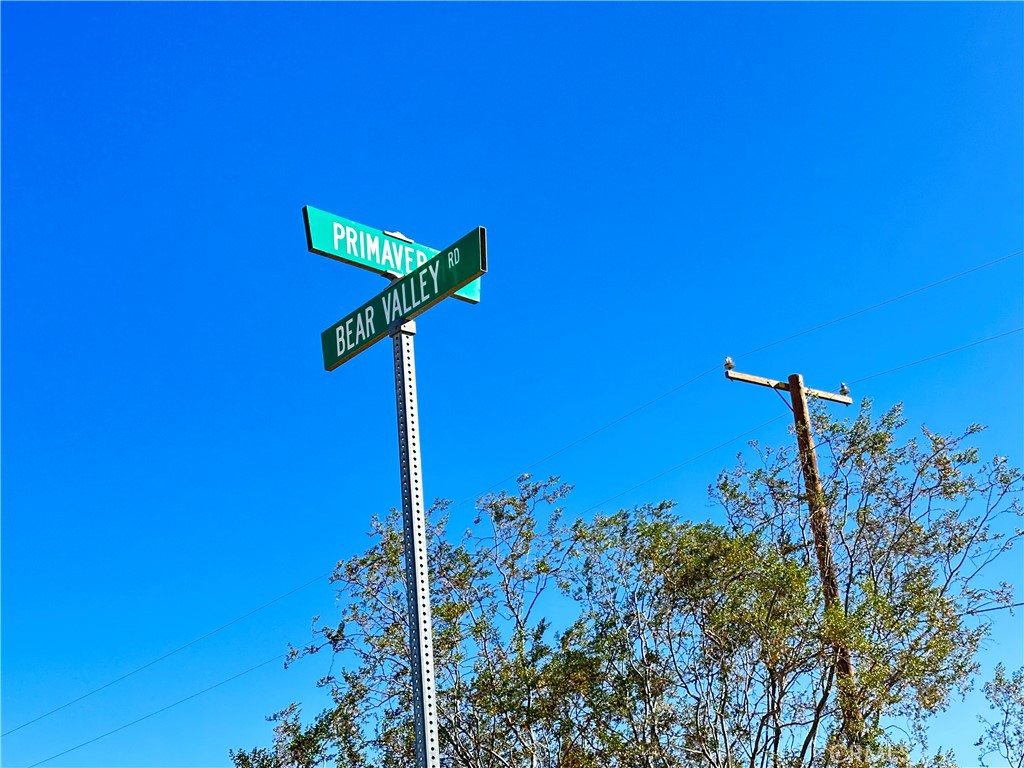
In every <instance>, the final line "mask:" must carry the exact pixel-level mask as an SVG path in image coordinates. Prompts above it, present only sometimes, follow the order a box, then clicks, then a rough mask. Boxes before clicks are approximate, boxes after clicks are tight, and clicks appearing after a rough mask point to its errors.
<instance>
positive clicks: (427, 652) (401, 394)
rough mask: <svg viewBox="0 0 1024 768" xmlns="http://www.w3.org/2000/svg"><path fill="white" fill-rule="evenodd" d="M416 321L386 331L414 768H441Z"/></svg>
mask: <svg viewBox="0 0 1024 768" xmlns="http://www.w3.org/2000/svg"><path fill="white" fill-rule="evenodd" d="M415 334H416V323H414V322H412V321H408V322H406V323H403V324H402V325H400V326H397V327H395V328H393V329H392V331H391V340H392V342H393V343H394V349H395V392H396V393H397V396H398V451H399V463H400V466H401V470H402V522H403V527H404V532H405V536H404V539H405V581H406V590H407V594H408V599H409V645H410V650H411V656H412V658H411V659H410V661H411V662H412V664H411V667H412V694H413V698H412V706H413V716H414V717H415V721H416V766H417V768H440V761H439V759H438V742H437V696H436V695H435V691H434V646H433V641H432V638H431V629H430V627H431V624H430V579H429V575H428V572H427V526H426V513H425V512H424V507H423V472H422V468H421V463H420V430H419V415H418V413H417V409H416V359H415V356H414V354H413V344H412V337H413V336H414V335H415Z"/></svg>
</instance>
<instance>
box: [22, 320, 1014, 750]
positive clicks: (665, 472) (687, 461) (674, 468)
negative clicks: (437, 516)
mask: <svg viewBox="0 0 1024 768" xmlns="http://www.w3.org/2000/svg"><path fill="white" fill-rule="evenodd" d="M1022 330H1024V328H1017V329H1015V330H1012V331H1007V332H1006V333H1001V334H997V335H995V336H990V337H988V338H986V339H981V340H979V341H976V342H973V343H971V344H966V345H963V346H961V347H957V348H955V349H951V350H947V351H946V352H942V353H940V354H937V355H931V356H930V357H927V358H922V359H921V360H917V361H914V362H912V363H907V364H905V365H900V366H897V367H895V368H891V369H889V370H888V371H882V372H880V373H876V374H872V375H871V376H866V377H864V379H869V378H878V377H880V376H886V375H888V374H890V373H894V372H896V371H900V370H903V369H905V368H909V367H911V366H913V365H919V364H921V363H925V362H928V361H930V360H934V359H936V358H939V357H944V356H946V355H948V354H952V353H954V352H958V351H961V350H964V349H969V348H971V347H976V346H979V345H981V344H985V343H988V342H991V341H995V340H997V339H1001V338H1003V337H1005V336H1009V335H1011V334H1013V333H1019V332H1021V331H1022ZM864 379H861V380H864ZM786 416H787V414H780V415H778V416H776V417H774V418H772V419H768V420H767V421H765V422H762V423H761V424H758V425H757V426H756V427H752V428H751V429H748V430H745V431H744V432H741V433H740V434H738V435H734V436H733V437H730V438H729V439H727V440H725V441H723V442H721V443H718V444H717V445H715V446H713V447H711V448H708V449H707V450H704V451H702V452H700V453H698V454H695V455H694V456H691V457H689V458H688V459H685V460H684V461H681V462H679V463H678V464H675V465H673V466H671V467H669V468H668V469H665V470H663V471H661V472H659V473H658V474H656V475H653V476H652V477H649V478H647V479H646V480H642V481H641V482H639V483H636V484H635V485H632V486H630V487H629V488H627V489H626V490H624V491H621V492H619V493H617V494H615V495H613V496H609V497H608V498H606V499H604V500H603V501H600V502H598V503H597V504H594V505H592V506H590V507H587V508H586V509H584V510H583V511H582V512H580V514H581V515H583V514H587V513H588V512H592V511H594V510H596V509H599V508H600V507H602V506H604V505H605V504H607V503H608V502H610V501H614V500H615V499H618V498H621V497H622V496H625V495H626V494H628V493H632V492H633V491H635V490H637V489H639V488H642V487H643V486H645V485H647V484H649V483H651V482H654V481H655V480H658V479H660V478H662V477H665V476H666V475H670V474H672V473H673V472H676V471H678V470H680V469H682V468H683V467H685V466H687V465H688V464H692V463H693V462H695V461H698V460H699V459H702V458H704V457H705V456H708V455H709V454H711V453H714V452H715V451H717V450H720V449H721V448H724V447H726V446H727V445H730V444H731V443H734V442H736V441H737V440H740V439H742V438H744V437H747V436H748V435H751V434H754V433H755V432H757V431H759V430H761V429H764V428H765V427H767V426H770V425H771V424H774V423H776V422H778V421H780V420H782V419H784V418H786ZM324 575H326V574H324ZM320 578H323V575H322V576H318V577H317V579H314V580H313V581H316V580H318V579H320ZM310 583H313V582H308V583H307V584H304V585H302V586H300V587H297V588H296V589H294V590H292V591H291V592H287V593H285V594H284V595H281V597H279V598H275V600H273V601H271V602H270V603H267V604H265V605H264V606H262V607H261V608H257V609H255V610H253V611H250V612H249V613H248V614H245V616H242V617H239V619H236V620H234V621H232V622H229V623H228V624H225V625H224V627H227V626H230V625H231V624H233V623H236V622H237V621H240V620H241V619H242V618H245V617H246V616H249V615H252V614H253V613H255V612H256V611H259V610H262V608H263V607H266V605H270V604H271V603H273V602H276V601H277V600H280V599H282V598H284V597H287V596H288V595H289V594H292V592H296V591H298V590H299V589H302V588H303V587H305V586H308V585H309V584H310ZM1021 605H1024V603H1014V604H1013V605H1006V606H995V607H992V608H982V609H977V610H974V611H968V612H967V613H968V614H970V615H974V614H977V613H985V612H988V611H995V610H1004V609H1012V608H1016V607H1019V606H1021ZM222 628H223V627H222ZM216 631H219V629H218V630H214V632H216ZM214 632H211V633H208V634H207V635H204V636H203V637H207V636H209V635H210V634H213V633H214ZM200 639H203V638H197V639H196V640H194V641H193V642H192V643H190V644H187V645H191V644H193V643H195V642H198V641H199V640H200ZM187 645H185V646H182V649H183V648H185V647H187ZM175 652H176V651H172V652H171V654H173V653H175ZM171 654H166V655H165V656H164V657H161V658H166V656H169V655H171ZM282 658H284V654H278V655H277V656H274V657H273V658H270V659H267V660H266V661H264V662H261V663H260V664H257V665H256V666H254V667H250V668H249V669H247V670H245V671H243V672H239V673H237V674H235V675H232V676H231V677H229V678H226V679H224V680H221V681H220V682H218V683H215V684H214V685H211V686H209V687H208V688H204V689H203V690H201V691H197V692H196V693H193V694H191V695H189V696H186V697H185V698H183V699H179V700H178V701H175V702H173V703H171V704H168V705H167V706H165V707H161V708H160V709H158V710H155V711H153V712H150V713H149V714H147V715H144V716H142V717H140V718H137V719H136V720H133V721H131V722H129V723H125V724H124V725H121V726H118V727H117V728H115V729H113V730H111V731H107V732H106V733H104V734H102V735H100V736H96V737H94V738H92V739H89V740H87V741H83V742H82V743H81V744H77V745H76V746H74V747H71V748H70V749H66V750H64V751H63V752H60V753H58V754H55V755H52V756H50V757H48V758H46V759H45V760H41V761H39V762H37V763H33V764H32V765H30V766H29V768H37V766H40V765H43V764H44V763H48V762H49V761H51V760H55V759H56V758H58V757H62V756H64V755H66V754H68V753H70V752H74V751H75V750H77V749H80V748H82V747H84V746H87V745H89V744H92V743H94V742H96V741H99V740H100V739H103V738H106V737H107V736H111V735H113V734H115V733H117V732H119V731H122V730H124V729H125V728H129V727H131V726H133V725H136V724H137V723H141V722H142V721H144V720H147V719H149V718H151V717H153V716H155V715H158V714H160V713H162V712H166V711H167V710H169V709H171V708H172V707H176V706H178V705H179V704H184V703H185V702H187V701H190V700H192V699H194V698H196V697H198V696H201V695H203V694H204V693H208V692H209V691H212V690H214V689H215V688H219V687H220V686H222V685H225V684H226V683H229V682H231V681H232V680H236V679H238V678H239V677H242V676H243V675H247V674H250V673H251V672H255V671H256V670H258V669H260V668H261V667H265V666H266V665H267V664H270V663H272V662H274V661H276V660H278V659H282ZM156 661H158V660H155V661H153V662H151V663H150V664H149V665H146V666H151V665H152V664H154V663H156ZM144 668H145V667H140V669H144ZM129 674H134V673H129ZM127 676H128V675H125V676H124V677H127ZM119 679H123V677H122V678H119ZM115 682H116V681H115ZM111 684H113V682H112V683H109V684H108V685H111ZM103 687H107V686H103ZM97 690H102V688H100V689H97ZM87 695H89V694H87ZM80 698H85V697H84V696H83V697H80ZM79 700H80V699H79ZM70 703H73V702H69V704H70ZM64 706H67V705H64ZM62 708H63V707H60V708H58V709H62ZM53 711H57V710H53ZM41 717H45V715H43V716H41ZM41 717H40V718H36V719H37V720H38V719H41ZM31 722H34V721H31ZM27 724H28V723H26V724H25V725H27ZM21 727H24V726H19V728H21ZM14 730H17V729H14ZM9 732H10V731H9Z"/></svg>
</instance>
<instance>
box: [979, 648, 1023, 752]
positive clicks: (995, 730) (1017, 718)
mask: <svg viewBox="0 0 1024 768" xmlns="http://www.w3.org/2000/svg"><path fill="white" fill-rule="evenodd" d="M984 690H985V698H987V699H988V701H989V707H990V709H994V710H995V711H996V712H997V713H998V715H999V717H998V719H997V720H996V722H994V723H993V722H990V721H989V720H987V719H986V718H984V717H982V716H981V715H978V720H980V721H981V722H982V723H984V724H985V725H986V726H988V727H987V728H986V729H985V733H984V734H983V735H982V737H981V738H980V739H978V742H977V744H976V745H975V746H978V747H981V753H980V754H979V755H978V759H979V760H980V761H981V764H982V765H985V764H986V763H985V758H986V757H988V756H989V755H992V754H996V755H999V756H1000V757H1001V758H1003V759H1004V760H1005V761H1006V762H1007V764H1008V765H1011V766H1013V767H1014V768H1021V766H1024V667H1021V668H1020V669H1018V670H1017V671H1016V672H1015V673H1013V675H1012V676H1010V677H1007V676H1006V667H1004V666H1003V665H1002V664H997V665H996V673H995V676H994V677H993V678H992V680H990V681H989V682H987V683H985V688H984Z"/></svg>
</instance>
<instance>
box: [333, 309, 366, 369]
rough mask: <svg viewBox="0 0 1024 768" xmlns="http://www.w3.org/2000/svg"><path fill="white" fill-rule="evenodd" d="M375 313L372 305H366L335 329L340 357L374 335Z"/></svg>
mask: <svg viewBox="0 0 1024 768" xmlns="http://www.w3.org/2000/svg"><path fill="white" fill-rule="evenodd" d="M373 314H374V313H373V306H372V305H371V306H368V307H365V308H364V309H363V311H362V312H360V313H359V314H358V315H355V316H354V317H350V318H349V319H348V320H346V321H345V322H344V323H342V324H341V325H339V326H338V327H337V328H335V329H334V339H335V341H336V342H337V345H338V357H342V356H343V355H345V354H346V353H348V352H350V351H351V350H352V349H354V348H355V347H358V346H359V345H360V344H362V343H363V342H364V341H366V340H367V339H368V338H370V337H371V336H373V335H374V333H375V326H374V322H373Z"/></svg>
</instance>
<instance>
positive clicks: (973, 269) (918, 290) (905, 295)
mask: <svg viewBox="0 0 1024 768" xmlns="http://www.w3.org/2000/svg"><path fill="white" fill-rule="evenodd" d="M1022 253H1024V250H1020V251H1014V252H1013V253H1008V254H1006V255H1005V256H1000V257H999V258H998V259H993V260H992V261H987V262H985V263H984V264H979V265H978V266H976V267H971V268H970V269H965V270H964V271H963V272H957V273H956V274H955V275H950V276H949V277H944V278H942V279H941V280H936V281H935V282H934V283H928V285H922V286H921V287H920V288H915V289H914V290H912V291H907V292H906V293H901V294H900V295H899V296H893V297H892V298H891V299H886V300H885V301H880V302H878V303H877V304H872V305H871V306H869V307H864V309H858V310H857V311H856V312H851V313H849V314H848V315H843V316H842V317H837V318H835V319H834V320H829V321H827V322H824V323H821V324H820V325H816V326H814V327H813V328H808V329H807V330H805V331H799V332H797V333H794V334H791V335H789V336H786V337H784V338H781V339H779V340H778V341H773V342H771V343H769V344H765V345H764V346H761V347H757V348H756V349H752V350H750V351H749V352H744V353H743V354H742V355H737V357H743V356H744V355H753V354H754V353H756V352H762V351H764V350H766V349H769V348H771V347H775V346H778V345H779V344H783V343H784V342H787V341H792V340H793V339H796V338H799V337H800V336H806V335H807V334H808V333H813V332H814V331H820V330H821V329H822V328H827V327H828V326H830V325H835V324H836V323H841V322H842V321H843V320H849V319H850V318H851V317H857V316H858V315H863V314H864V313H865V312H871V311H873V310H876V309H880V308H881V307H885V306H888V305H889V304H893V303H895V302H897V301H901V300H902V299H906V298H909V297H911V296H915V295H916V294H918V293H922V292H924V291H927V290H930V289H932V288H937V287H938V286H940V285H943V284H944V283H948V282H950V281H951V280H956V279H958V278H961V277H966V276H967V275H970V274H972V273H973V272H978V271H979V270H982V269H987V268H988V267H992V266H995V265H996V264H1000V263H1002V262H1004V261H1007V260H1009V259H1012V258H1013V257H1014V256H1020V255H1021V254H1022Z"/></svg>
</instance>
